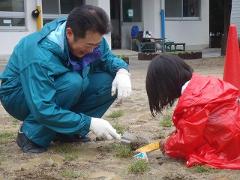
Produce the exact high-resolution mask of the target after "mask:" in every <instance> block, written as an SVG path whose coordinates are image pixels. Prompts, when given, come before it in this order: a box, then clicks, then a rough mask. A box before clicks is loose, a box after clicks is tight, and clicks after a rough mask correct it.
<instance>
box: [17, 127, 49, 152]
mask: <svg viewBox="0 0 240 180" xmlns="http://www.w3.org/2000/svg"><path fill="white" fill-rule="evenodd" d="M17 145H18V146H19V147H20V148H21V149H22V151H23V152H24V153H43V152H45V151H47V149H46V148H44V147H41V146H39V145H37V144H35V143H34V142H32V141H31V140H30V139H28V137H27V136H26V135H25V134H24V133H23V132H20V131H19V132H18V136H17Z"/></svg>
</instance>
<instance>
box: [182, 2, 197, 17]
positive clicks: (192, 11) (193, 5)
mask: <svg viewBox="0 0 240 180" xmlns="http://www.w3.org/2000/svg"><path fill="white" fill-rule="evenodd" d="M183 17H200V1H199V0H183Z"/></svg>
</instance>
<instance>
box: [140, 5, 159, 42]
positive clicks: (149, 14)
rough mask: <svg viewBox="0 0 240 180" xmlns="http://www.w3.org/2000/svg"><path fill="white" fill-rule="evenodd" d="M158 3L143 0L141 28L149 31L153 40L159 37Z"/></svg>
mask: <svg viewBox="0 0 240 180" xmlns="http://www.w3.org/2000/svg"><path fill="white" fill-rule="evenodd" d="M160 1H161V0H147V1H146V0H143V27H144V30H145V31H147V30H148V31H151V32H152V35H153V37H155V38H159V37H160V36H161V26H160V24H161V19H160V10H161V7H160Z"/></svg>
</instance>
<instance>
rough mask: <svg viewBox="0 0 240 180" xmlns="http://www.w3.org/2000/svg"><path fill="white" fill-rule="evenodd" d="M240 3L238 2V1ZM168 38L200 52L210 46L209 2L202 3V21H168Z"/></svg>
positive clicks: (203, 0) (203, 1)
mask: <svg viewBox="0 0 240 180" xmlns="http://www.w3.org/2000/svg"><path fill="white" fill-rule="evenodd" d="M236 1H238V0H236ZM166 38H167V40H169V41H174V42H185V43H186V48H187V49H191V50H199V49H202V48H206V47H208V46H209V1H206V0H202V1H201V19H200V20H195V21H193V20H188V21H187V20H185V21H174V20H172V21H170V20H169V21H168V20H166Z"/></svg>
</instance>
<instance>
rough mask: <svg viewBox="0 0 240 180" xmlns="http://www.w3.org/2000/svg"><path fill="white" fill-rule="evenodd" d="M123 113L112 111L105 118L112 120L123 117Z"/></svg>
mask: <svg viewBox="0 0 240 180" xmlns="http://www.w3.org/2000/svg"><path fill="white" fill-rule="evenodd" d="M123 114H124V113H123V111H122V110H117V111H113V112H111V114H109V115H108V116H107V117H109V118H112V119H116V118H119V117H121V116H123Z"/></svg>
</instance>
